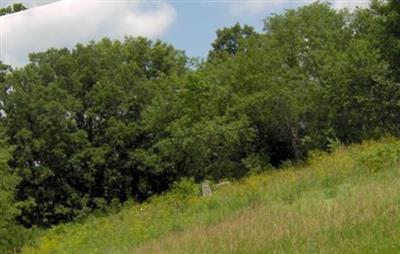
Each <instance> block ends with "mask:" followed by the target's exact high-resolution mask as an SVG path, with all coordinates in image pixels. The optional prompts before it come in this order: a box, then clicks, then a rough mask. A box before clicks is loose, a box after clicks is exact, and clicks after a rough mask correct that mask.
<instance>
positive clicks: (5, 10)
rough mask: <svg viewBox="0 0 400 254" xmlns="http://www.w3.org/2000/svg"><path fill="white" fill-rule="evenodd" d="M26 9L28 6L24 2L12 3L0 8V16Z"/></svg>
mask: <svg viewBox="0 0 400 254" xmlns="http://www.w3.org/2000/svg"><path fill="white" fill-rule="evenodd" d="M26 9H27V8H26V7H25V6H24V5H23V4H21V3H15V4H13V5H10V6H7V7H4V8H0V16H4V15H7V14H11V13H16V12H20V11H24V10H26Z"/></svg>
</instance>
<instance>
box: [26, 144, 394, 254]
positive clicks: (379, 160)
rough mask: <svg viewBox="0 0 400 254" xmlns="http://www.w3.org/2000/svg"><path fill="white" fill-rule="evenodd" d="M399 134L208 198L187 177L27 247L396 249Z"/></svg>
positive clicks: (217, 190) (317, 155) (216, 190)
mask: <svg viewBox="0 0 400 254" xmlns="http://www.w3.org/2000/svg"><path fill="white" fill-rule="evenodd" d="M399 156H400V141H398V140H396V139H392V138H386V139H383V140H380V141H368V142H364V143H362V144H359V145H351V146H348V147H345V146H340V145H338V146H337V147H336V148H334V149H332V151H330V152H314V153H312V154H311V155H310V158H309V160H308V161H307V162H305V163H302V164H297V165H290V164H287V165H286V166H284V167H282V168H280V169H275V170H272V171H271V170H268V171H266V172H264V173H261V174H258V175H254V176H250V177H247V178H243V179H242V180H238V181H236V182H232V183H231V184H228V185H224V186H221V187H216V186H215V185H212V188H213V195H212V197H207V198H205V197H202V196H201V195H200V193H199V190H200V188H199V185H197V184H195V183H194V182H193V181H191V180H190V179H184V180H183V181H181V182H179V183H176V184H175V186H174V188H173V189H172V191H171V192H168V193H166V194H163V195H159V196H156V197H154V198H151V199H150V200H148V201H147V202H145V203H142V204H137V203H133V202H131V203H129V204H127V205H125V207H123V208H122V209H120V210H119V211H115V212H114V213H113V214H112V215H108V216H101V215H97V216H95V215H92V216H91V217H90V218H88V219H86V220H83V221H81V222H75V223H70V224H65V225H59V226H55V227H53V228H52V229H50V230H47V231H44V232H42V234H41V235H40V237H38V238H37V239H36V240H35V241H33V242H31V243H29V244H27V245H26V246H24V248H23V250H22V253H41V254H42V253H43V254H46V253H396V252H398V251H400V243H399V241H398V237H397V236H398V235H399V233H400V218H399V216H398V215H399V213H400V177H399V176H400V170H399V169H400V160H399V158H400V157H399Z"/></svg>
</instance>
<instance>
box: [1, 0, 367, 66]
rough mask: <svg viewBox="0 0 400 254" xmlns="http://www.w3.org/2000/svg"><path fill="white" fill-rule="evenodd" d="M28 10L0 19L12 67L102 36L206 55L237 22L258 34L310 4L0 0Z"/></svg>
mask: <svg viewBox="0 0 400 254" xmlns="http://www.w3.org/2000/svg"><path fill="white" fill-rule="evenodd" d="M15 2H22V3H23V4H24V5H25V6H27V7H29V9H28V10H26V11H23V12H19V13H15V14H11V15H6V16H3V17H0V60H1V61H3V62H5V63H7V64H11V65H13V66H15V67H20V66H23V65H24V64H26V63H27V62H28V55H29V53H31V52H40V51H45V50H46V49H48V48H50V47H55V48H63V47H67V48H73V47H74V46H75V45H76V44H77V43H87V42H89V41H91V40H99V39H101V38H103V37H109V38H111V39H119V40H121V39H123V38H124V36H126V35H131V36H145V37H148V38H150V39H153V40H155V39H161V40H163V41H165V42H168V43H170V44H172V45H174V47H176V48H178V49H182V50H184V51H185V52H186V54H187V55H188V56H191V57H206V56H207V53H208V51H209V50H210V48H211V46H210V45H211V43H212V41H213V40H214V39H215V37H216V34H215V32H216V30H217V29H220V28H223V27H229V26H232V25H234V24H235V23H237V22H239V23H241V24H247V25H251V26H253V27H255V29H256V30H258V31H262V27H263V20H264V19H265V18H266V17H268V16H270V15H271V14H272V13H281V12H283V11H284V10H285V9H289V8H295V7H299V6H302V5H305V4H309V3H312V2H313V1H312V0H169V1H168V0H151V1H149V0H147V1H144V0H143V1H142V0H60V1H55V0H19V1H15V0H0V7H4V6H8V5H10V4H13V3H15ZM330 2H331V3H332V6H333V7H334V8H350V9H352V8H355V7H356V6H361V7H363V6H367V5H368V2H369V0H352V1H345V0H332V1H330Z"/></svg>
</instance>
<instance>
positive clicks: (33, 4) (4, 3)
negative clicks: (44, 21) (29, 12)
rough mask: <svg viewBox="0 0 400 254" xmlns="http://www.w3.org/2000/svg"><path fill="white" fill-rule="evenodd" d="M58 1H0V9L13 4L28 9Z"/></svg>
mask: <svg viewBox="0 0 400 254" xmlns="http://www.w3.org/2000/svg"><path fill="white" fill-rule="evenodd" d="M56 1H59V0H0V7H4V6H9V5H12V4H14V3H22V4H23V5H25V6H26V7H28V8H32V7H36V6H40V5H44V4H49V3H52V2H56Z"/></svg>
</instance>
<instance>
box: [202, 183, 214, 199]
mask: <svg viewBox="0 0 400 254" xmlns="http://www.w3.org/2000/svg"><path fill="white" fill-rule="evenodd" d="M201 192H202V193H203V197H209V196H212V192H211V187H210V183H209V182H208V181H205V182H204V183H202V184H201Z"/></svg>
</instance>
